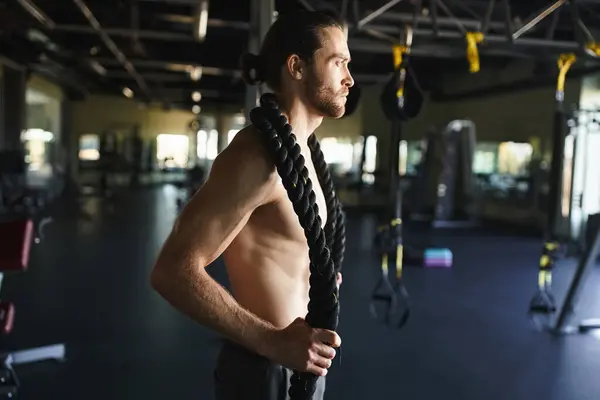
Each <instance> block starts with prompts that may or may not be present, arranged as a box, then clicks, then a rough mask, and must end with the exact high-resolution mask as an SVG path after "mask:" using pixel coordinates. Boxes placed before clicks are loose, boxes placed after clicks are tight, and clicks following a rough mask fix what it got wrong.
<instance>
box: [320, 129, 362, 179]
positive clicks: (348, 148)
mask: <svg viewBox="0 0 600 400" xmlns="http://www.w3.org/2000/svg"><path fill="white" fill-rule="evenodd" d="M320 142H321V151H322V152H323V156H324V157H325V161H326V162H327V164H329V165H330V166H331V168H332V169H333V170H334V171H335V173H337V174H345V173H348V172H349V171H350V170H351V169H352V166H353V161H354V145H353V144H352V140H351V139H348V138H323V139H322V140H321V141H320Z"/></svg>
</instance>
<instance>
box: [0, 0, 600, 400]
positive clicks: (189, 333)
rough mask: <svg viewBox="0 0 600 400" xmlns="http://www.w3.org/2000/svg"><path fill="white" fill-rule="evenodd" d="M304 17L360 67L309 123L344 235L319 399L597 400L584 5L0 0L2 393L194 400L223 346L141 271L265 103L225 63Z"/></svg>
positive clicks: (598, 183) (598, 247)
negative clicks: (332, 35) (333, 115)
mask: <svg viewBox="0 0 600 400" xmlns="http://www.w3.org/2000/svg"><path fill="white" fill-rule="evenodd" d="M300 9H307V10H320V11H323V12H328V13H333V14H335V15H338V16H340V17H342V18H344V20H345V21H346V25H347V33H348V45H349V49H350V51H351V55H352V62H351V64H350V70H351V72H352V75H353V77H354V81H355V84H354V86H353V87H352V89H351V92H350V95H349V96H348V102H347V106H346V113H345V115H344V116H343V117H342V118H340V119H336V120H333V119H326V120H325V121H324V122H323V124H322V125H321V126H320V127H319V128H318V130H317V131H316V132H315V134H316V137H317V138H318V140H319V142H320V146H321V149H322V152H323V155H324V157H325V160H326V162H327V164H328V167H329V171H330V173H331V179H332V181H333V183H334V185H335V189H336V194H337V197H338V200H339V204H341V206H342V210H343V216H344V220H345V235H346V242H345V253H344V261H343V264H342V267H341V268H342V269H341V271H342V275H343V283H342V285H341V287H340V304H341V311H340V318H339V326H338V327H337V332H338V333H339V334H340V336H341V338H342V341H343V346H342V350H341V352H340V353H339V357H338V359H337V360H336V361H335V362H334V364H333V366H332V367H331V368H330V371H329V374H328V378H327V392H326V398H327V399H415V400H416V399H418V400H430V399H431V400H433V399H439V398H442V397H447V398H452V399H459V398H460V399H463V400H480V399H488V400H509V399H510V400H531V399H536V398H544V399H549V400H550V399H552V400H587V399H590V400H591V399H594V400H597V399H598V393H600V381H599V380H598V379H597V378H594V376H597V375H595V374H596V373H598V372H599V371H600V364H599V362H598V359H599V357H600V334H598V333H597V331H598V332H600V329H598V330H597V329H596V328H600V319H595V317H600V296H599V295H598V290H597V289H598V287H599V286H596V285H600V273H599V271H598V268H597V261H598V258H599V257H598V252H599V251H600V238H599V236H598V231H599V230H600V222H599V221H600V218H599V215H600V179H599V178H598V176H599V175H600V158H599V157H598V155H596V156H594V153H595V151H598V150H600V120H599V117H600V62H599V60H598V59H599V57H600V44H597V43H596V42H595V40H594V38H595V37H598V38H600V31H599V30H597V29H596V27H599V28H600V3H598V2H596V1H592V0H578V1H575V0H569V1H565V0H558V1H550V0H537V1H528V2H523V1H516V0H514V1H513V0H510V1H509V0H501V1H494V0H464V1H460V0H423V1H421V0H411V1H408V0H404V1H401V0H368V1H367V0H362V1H358V0H294V1H292V0H288V1H275V0H244V1H237V2H233V1H231V0H221V1H209V0H110V1H107V0H102V1H101V0H72V1H71V0H67V1H55V0H53V1H51V0H3V1H0V270H1V275H0V276H1V277H2V279H1V281H0V282H1V285H2V287H1V291H0V326H1V329H2V338H1V342H0V343H2V344H1V347H2V354H3V355H2V358H1V360H2V361H1V363H0V394H1V395H3V396H7V397H13V396H17V397H20V398H22V399H36V400H40V399H86V400H93V399H102V400H106V399H138V398H139V399H142V398H144V399H148V400H150V399H164V398H165V397H170V396H173V397H172V398H177V399H210V398H213V397H212V396H213V395H212V393H213V369H214V363H215V357H216V355H217V352H218V350H219V347H220V343H221V339H220V338H219V337H218V336H217V335H216V334H215V333H213V332H211V331H209V330H207V329H205V328H203V327H201V326H199V325H198V324H197V323H194V322H193V321H191V320H190V319H189V318H187V317H185V316H184V315H182V314H181V313H179V312H178V311H176V310H175V309H174V308H173V307H172V306H170V305H169V304H168V303H167V302H166V301H165V300H164V299H163V298H161V297H160V296H159V295H158V294H157V293H156V292H155V291H154V290H153V288H152V287H151V285H150V283H149V275H150V272H151V270H152V267H153V264H154V262H155V260H156V257H157V254H158V252H159V251H160V249H161V246H162V245H163V242H164V240H165V239H166V237H167V236H168V235H169V233H170V231H171V229H172V227H173V224H174V222H175V220H176V218H177V216H178V214H179V213H180V211H181V210H182V209H183V208H184V207H185V206H186V204H187V202H188V201H189V200H190V198H191V197H192V196H193V194H194V193H195V191H196V190H198V188H200V187H201V186H202V184H203V182H204V181H205V180H206V177H207V175H208V174H209V172H210V169H211V165H212V163H213V161H214V160H215V158H216V157H217V156H218V155H219V153H220V152H221V151H223V149H225V148H226V147H227V146H228V144H229V143H230V141H231V140H232V139H233V138H234V137H235V135H236V133H237V132H238V131H239V130H241V129H242V128H243V127H245V126H247V125H248V124H250V121H249V113H250V111H251V110H252V109H253V108H254V107H256V106H257V105H258V100H259V98H260V96H261V95H262V94H263V93H264V92H265V91H267V89H266V88H265V87H254V86H247V85H245V84H244V82H243V81H242V79H241V74H240V70H239V57H240V54H242V53H243V52H246V51H252V52H255V53H257V52H258V51H259V46H260V43H261V40H262V38H263V36H264V35H265V33H266V31H267V30H268V28H269V26H270V25H271V24H272V22H273V21H274V20H275V19H276V18H277V17H278V15H280V14H282V13H293V12H295V10H300ZM223 190H227V188H223ZM208 269H209V272H210V274H211V275H212V276H213V277H214V278H215V279H216V280H217V281H218V282H219V283H221V284H222V285H224V286H225V287H228V280H227V273H226V271H225V267H224V263H223V261H222V260H221V259H218V260H216V261H215V262H214V263H213V264H212V265H210V266H209V268H208ZM594 393H595V394H594Z"/></svg>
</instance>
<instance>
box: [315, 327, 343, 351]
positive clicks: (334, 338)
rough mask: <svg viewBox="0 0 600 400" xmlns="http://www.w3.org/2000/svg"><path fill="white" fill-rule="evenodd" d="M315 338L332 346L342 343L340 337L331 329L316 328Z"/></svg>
mask: <svg viewBox="0 0 600 400" xmlns="http://www.w3.org/2000/svg"><path fill="white" fill-rule="evenodd" d="M316 333H317V335H316V336H317V337H316V339H317V340H318V341H319V342H322V343H326V344H328V345H330V346H332V347H340V346H341V345H342V339H341V338H340V337H339V335H338V334H337V333H335V332H333V331H328V330H326V329H320V330H317V332H316Z"/></svg>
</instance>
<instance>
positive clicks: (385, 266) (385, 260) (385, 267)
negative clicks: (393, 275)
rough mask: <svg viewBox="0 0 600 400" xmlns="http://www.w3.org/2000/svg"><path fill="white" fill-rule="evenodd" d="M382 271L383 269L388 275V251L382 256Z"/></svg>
mask: <svg viewBox="0 0 600 400" xmlns="http://www.w3.org/2000/svg"><path fill="white" fill-rule="evenodd" d="M381 271H383V273H384V274H385V275H387V273H388V255H387V253H383V255H382V256H381Z"/></svg>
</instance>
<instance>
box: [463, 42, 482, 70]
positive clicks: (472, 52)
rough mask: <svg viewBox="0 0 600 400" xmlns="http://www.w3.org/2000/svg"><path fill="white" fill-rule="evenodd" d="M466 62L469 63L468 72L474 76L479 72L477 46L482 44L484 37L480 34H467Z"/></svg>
mask: <svg viewBox="0 0 600 400" xmlns="http://www.w3.org/2000/svg"><path fill="white" fill-rule="evenodd" d="M465 38H466V40H467V60H468V61H469V72H470V73H472V74H474V73H476V72H479V68H480V65H479V50H478V49H477V45H478V44H480V43H481V42H483V39H484V36H483V33H481V32H467V33H466V35H465Z"/></svg>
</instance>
